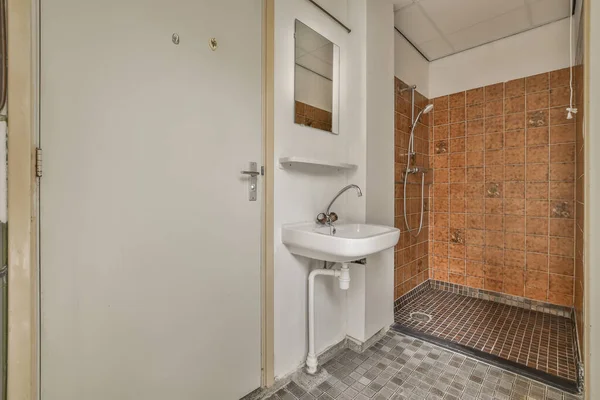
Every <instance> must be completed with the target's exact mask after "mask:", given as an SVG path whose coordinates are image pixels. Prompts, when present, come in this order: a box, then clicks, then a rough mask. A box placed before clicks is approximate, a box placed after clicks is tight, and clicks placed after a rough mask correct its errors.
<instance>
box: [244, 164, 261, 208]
mask: <svg viewBox="0 0 600 400" xmlns="http://www.w3.org/2000/svg"><path fill="white" fill-rule="evenodd" d="M241 173H242V175H249V176H250V179H248V201H256V177H257V176H258V175H260V172H258V169H257V168H256V163H255V162H250V168H248V169H247V170H244V171H241Z"/></svg>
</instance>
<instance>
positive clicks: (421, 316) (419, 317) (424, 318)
mask: <svg viewBox="0 0 600 400" xmlns="http://www.w3.org/2000/svg"><path fill="white" fill-rule="evenodd" d="M410 318H411V319H414V320H415V321H419V322H424V323H427V322H429V321H431V315H428V314H425V313H422V312H412V313H410Z"/></svg>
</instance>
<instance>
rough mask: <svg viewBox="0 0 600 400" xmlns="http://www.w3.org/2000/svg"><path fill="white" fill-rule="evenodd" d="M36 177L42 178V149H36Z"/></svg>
mask: <svg viewBox="0 0 600 400" xmlns="http://www.w3.org/2000/svg"><path fill="white" fill-rule="evenodd" d="M35 176H37V177H38V178H41V177H42V149H40V148H39V147H37V148H36V149H35Z"/></svg>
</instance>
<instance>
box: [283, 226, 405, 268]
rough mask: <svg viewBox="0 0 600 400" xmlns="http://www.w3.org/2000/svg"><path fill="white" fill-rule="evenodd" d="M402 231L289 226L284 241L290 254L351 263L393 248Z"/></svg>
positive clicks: (388, 228)
mask: <svg viewBox="0 0 600 400" xmlns="http://www.w3.org/2000/svg"><path fill="white" fill-rule="evenodd" d="M399 238H400V230H398V229H397V228H394V227H390V226H385V225H373V224H354V223H337V224H335V229H332V227H329V226H324V225H320V224H317V223H314V222H308V223H298V224H286V225H283V227H282V232H281V240H282V242H283V243H284V244H285V245H286V246H287V247H288V249H289V250H290V252H291V253H293V254H296V255H299V256H304V257H309V258H314V259H317V260H324V261H333V262H348V261H354V260H358V259H360V258H363V257H365V256H368V255H370V254H374V253H378V252H380V251H382V250H385V249H389V248H391V247H394V246H395V245H396V243H398V239H399Z"/></svg>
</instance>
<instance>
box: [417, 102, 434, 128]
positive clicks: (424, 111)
mask: <svg viewBox="0 0 600 400" xmlns="http://www.w3.org/2000/svg"><path fill="white" fill-rule="evenodd" d="M431 110H433V104H427V105H426V106H425V108H424V109H422V110H421V111H419V113H418V114H417V118H415V122H414V123H413V129H414V127H415V126H416V125H417V122H419V119H420V118H421V115H423V114H429V113H430V112H431Z"/></svg>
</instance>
